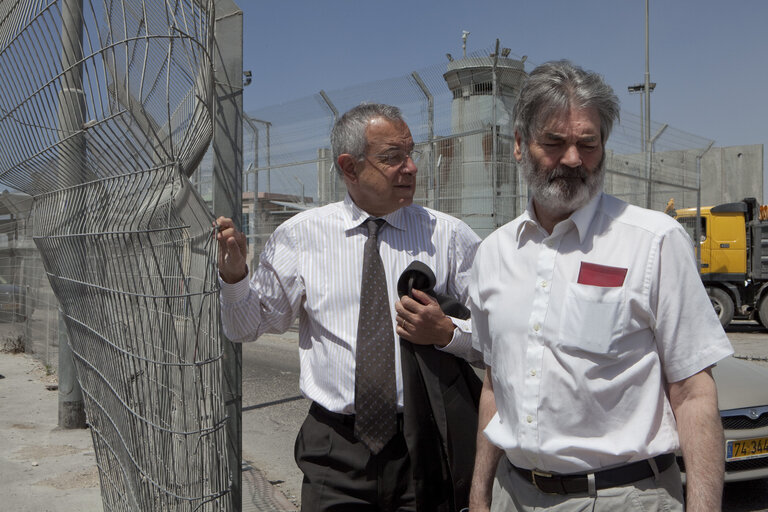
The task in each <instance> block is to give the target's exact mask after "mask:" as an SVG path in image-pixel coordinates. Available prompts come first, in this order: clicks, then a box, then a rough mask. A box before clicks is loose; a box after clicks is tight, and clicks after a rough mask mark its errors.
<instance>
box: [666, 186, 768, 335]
mask: <svg viewBox="0 0 768 512" xmlns="http://www.w3.org/2000/svg"><path fill="white" fill-rule="evenodd" d="M700 213H701V215H700V217H699V219H700V220H699V230H698V236H699V239H698V241H697V242H698V244H699V247H700V249H701V267H700V273H701V280H702V281H703V282H704V286H705V287H706V289H707V293H709V297H710V299H711V300H712V305H713V307H714V308H715V311H716V312H717V314H718V317H719V318H720V323H721V324H722V325H723V327H725V326H727V325H728V324H729V323H731V321H732V320H733V318H734V317H739V318H749V319H754V320H757V321H758V322H760V323H761V324H762V325H763V326H764V327H768V221H766V219H767V218H768V207H766V206H760V205H759V204H758V202H757V200H756V199H755V198H752V197H748V198H745V199H743V200H742V201H739V202H736V203H726V204H721V205H718V206H707V207H702V208H700ZM673 215H674V216H675V218H676V219H677V220H678V221H679V222H680V223H681V224H682V225H683V226H684V227H685V229H686V231H687V232H688V234H689V235H690V236H691V239H692V240H694V241H695V242H694V244H696V243H697V242H696V237H697V230H696V208H685V209H680V210H677V211H676V212H674V213H673ZM694 246H695V245H694Z"/></svg>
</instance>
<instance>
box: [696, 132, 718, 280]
mask: <svg viewBox="0 0 768 512" xmlns="http://www.w3.org/2000/svg"><path fill="white" fill-rule="evenodd" d="M714 143H715V141H712V142H710V143H709V146H707V149H705V150H704V151H702V152H701V153H699V154H698V155H696V224H695V225H694V236H695V237H696V240H695V241H694V245H695V246H696V268H698V269H699V272H701V159H702V157H703V156H704V154H705V153H706V152H707V151H709V150H710V149H712V145H713V144H714Z"/></svg>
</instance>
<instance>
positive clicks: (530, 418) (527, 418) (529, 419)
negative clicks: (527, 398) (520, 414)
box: [525, 415, 533, 423]
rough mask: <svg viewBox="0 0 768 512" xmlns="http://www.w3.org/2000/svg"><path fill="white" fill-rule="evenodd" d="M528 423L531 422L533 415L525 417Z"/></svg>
mask: <svg viewBox="0 0 768 512" xmlns="http://www.w3.org/2000/svg"><path fill="white" fill-rule="evenodd" d="M525 419H526V421H527V422H528V423H533V416H530V415H529V416H528V417H526V418H525Z"/></svg>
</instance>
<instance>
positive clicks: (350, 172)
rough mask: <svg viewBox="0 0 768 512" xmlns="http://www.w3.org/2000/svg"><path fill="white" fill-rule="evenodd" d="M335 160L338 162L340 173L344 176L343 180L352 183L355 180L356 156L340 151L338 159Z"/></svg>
mask: <svg viewBox="0 0 768 512" xmlns="http://www.w3.org/2000/svg"><path fill="white" fill-rule="evenodd" d="M336 162H337V163H338V164H339V168H340V169H341V175H342V176H343V177H344V179H345V180H348V181H350V182H352V183H356V182H357V171H356V167H357V158H355V157H353V156H352V155H350V154H349V153H342V154H341V155H339V158H338V160H336Z"/></svg>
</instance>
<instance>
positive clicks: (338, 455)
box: [294, 403, 416, 512]
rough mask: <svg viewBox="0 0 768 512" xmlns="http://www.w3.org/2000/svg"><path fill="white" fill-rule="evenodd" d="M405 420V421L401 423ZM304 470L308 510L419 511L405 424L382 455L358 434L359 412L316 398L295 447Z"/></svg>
mask: <svg viewBox="0 0 768 512" xmlns="http://www.w3.org/2000/svg"><path fill="white" fill-rule="evenodd" d="M399 424H400V425H402V421H400V422H399ZM294 456H295V458H296V464H297V465H298V466H299V469H301V471H302V472H303V473H304V481H303V483H302V487H301V510H302V512H315V511H317V512H320V511H323V512H326V511H328V512H366V511H368V512H374V511H376V512H378V511H381V512H390V511H391V512H395V511H398V512H415V511H416V498H415V494H414V491H413V489H414V487H413V479H412V476H411V475H412V472H411V464H410V458H409V456H408V449H407V447H406V444H405V438H404V437H403V432H402V428H400V429H399V431H398V433H397V435H395V437H393V438H392V440H390V442H389V443H388V444H387V445H386V446H385V447H384V448H383V449H382V450H381V452H379V453H378V454H377V455H373V454H371V452H370V450H368V448H367V447H366V446H365V445H364V444H363V443H361V442H360V441H358V440H357V439H356V438H355V435H354V416H346V415H341V414H334V413H331V412H329V411H327V410H326V409H324V408H322V407H321V406H319V405H317V404H315V403H313V404H312V406H311V407H310V409H309V414H308V415H307V418H306V419H305V420H304V424H303V425H302V426H301V429H300V430H299V435H298V436H297V438H296V445H295V447H294Z"/></svg>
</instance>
